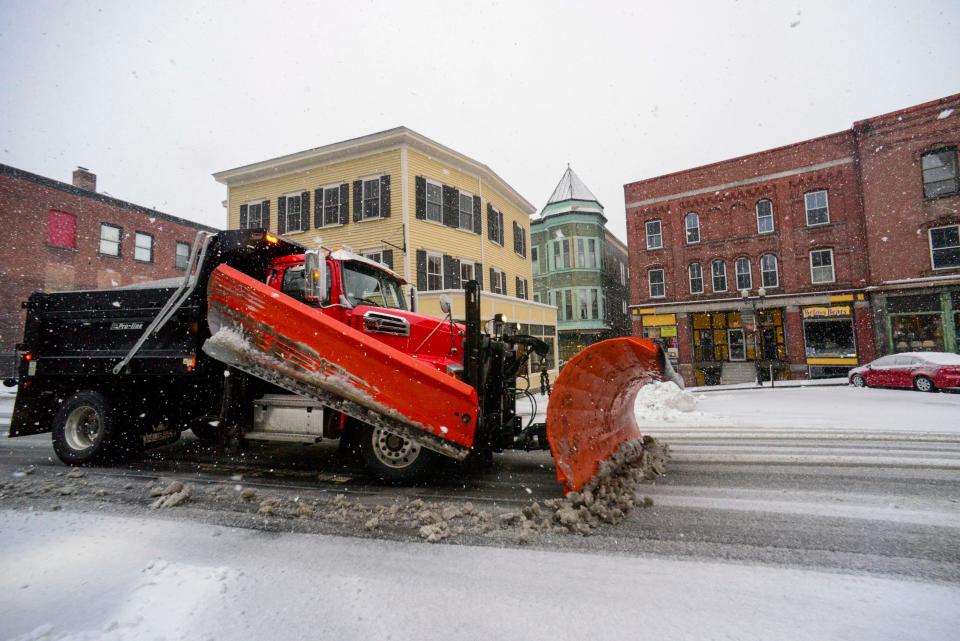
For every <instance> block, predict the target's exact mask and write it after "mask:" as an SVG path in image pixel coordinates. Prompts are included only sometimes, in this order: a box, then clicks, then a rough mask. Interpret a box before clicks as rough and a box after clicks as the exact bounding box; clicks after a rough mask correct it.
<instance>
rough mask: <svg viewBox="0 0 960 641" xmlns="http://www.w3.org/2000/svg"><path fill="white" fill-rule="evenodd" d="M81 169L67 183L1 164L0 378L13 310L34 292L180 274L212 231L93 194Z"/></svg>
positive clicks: (10, 342) (17, 320)
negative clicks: (197, 241) (198, 239)
mask: <svg viewBox="0 0 960 641" xmlns="http://www.w3.org/2000/svg"><path fill="white" fill-rule="evenodd" d="M96 180H97V177H96V175H94V174H93V173H91V172H89V171H87V170H86V169H84V168H82V167H80V168H78V169H77V170H76V171H74V172H73V184H66V183H62V182H60V181H57V180H53V179H51V178H45V177H43V176H38V175H36V174H32V173H29V172H26V171H23V170H21V169H16V168H14V167H9V166H7V165H0V222H2V227H3V232H4V234H5V237H6V238H7V239H8V241H7V251H5V252H3V253H2V254H0V374H2V375H9V374H10V373H12V370H13V365H14V346H15V345H16V343H17V342H18V341H19V340H20V338H21V332H22V328H23V312H22V310H21V308H20V304H21V302H22V301H25V300H26V299H27V298H28V297H29V296H30V294H31V293H33V292H34V291H37V290H45V291H59V290H68V289H85V288H100V287H116V286H119V285H126V284H130V283H136V282H140V281H145V280H153V279H159V278H169V277H172V276H177V275H181V274H183V271H184V269H185V267H186V262H187V258H188V257H189V253H190V248H191V246H192V244H193V240H194V236H195V235H196V233H197V231H199V230H207V231H215V230H213V228H211V227H207V226H205V225H200V224H198V223H194V222H191V221H188V220H183V219H181V218H177V217H176V216H171V215H169V214H165V213H162V212H159V211H155V210H153V209H149V208H146V207H140V206H139V205H134V204H132V203H129V202H126V201H123V200H119V199H117V198H113V197H111V196H108V195H106V194H101V193H97V191H96Z"/></svg>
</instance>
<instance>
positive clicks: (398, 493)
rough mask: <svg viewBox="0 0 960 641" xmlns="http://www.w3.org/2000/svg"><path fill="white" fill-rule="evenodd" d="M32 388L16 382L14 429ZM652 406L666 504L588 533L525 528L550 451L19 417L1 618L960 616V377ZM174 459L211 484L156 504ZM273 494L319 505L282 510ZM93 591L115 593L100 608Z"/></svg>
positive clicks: (740, 621)
mask: <svg viewBox="0 0 960 641" xmlns="http://www.w3.org/2000/svg"><path fill="white" fill-rule="evenodd" d="M12 398H13V397H12V396H10V395H5V396H0V429H2V428H3V426H5V424H6V421H8V420H9V419H8V418H6V417H7V416H8V415H9V410H10V401H11V400H12ZM538 398H539V397H538ZM541 409H542V408H541ZM637 414H638V417H639V418H640V420H641V422H644V429H645V431H647V432H649V433H651V434H654V435H656V436H657V437H658V438H660V439H661V440H663V441H666V442H669V443H670V444H671V446H672V448H673V450H674V453H675V456H674V460H673V462H672V463H671V464H670V466H669V467H668V471H667V475H666V476H665V477H662V478H660V479H658V480H656V481H655V482H651V483H647V484H644V485H642V486H641V488H640V490H639V493H640V494H642V495H643V496H646V497H649V499H650V501H651V503H652V507H649V508H647V509H637V510H634V511H633V512H631V513H630V514H629V515H628V517H627V518H626V519H625V520H624V521H623V522H621V523H620V524H619V525H616V526H604V527H602V528H600V529H598V530H596V531H595V532H594V533H593V534H592V536H589V537H582V536H576V535H572V534H569V533H564V532H554V531H550V532H546V533H541V534H540V535H538V536H536V537H534V538H531V539H530V540H526V541H522V540H520V539H519V538H518V537H517V535H516V531H515V530H511V529H510V528H502V527H497V526H496V523H497V522H498V521H497V520H498V519H499V518H500V516H501V515H503V514H508V513H510V511H518V510H520V509H521V508H523V507H524V506H528V505H530V503H531V501H538V502H540V503H541V504H542V503H543V502H544V501H547V500H549V499H551V498H555V497H557V496H559V494H560V492H559V487H558V485H557V484H556V481H555V479H554V470H553V466H552V460H551V459H550V457H549V455H548V454H547V453H545V452H531V453H522V452H515V453H509V454H503V455H500V456H498V457H497V458H496V460H495V464H494V467H493V468H492V469H490V470H470V469H454V470H452V471H451V473H450V474H449V475H445V476H443V477H442V478H439V479H436V480H435V481H434V482H433V483H431V484H430V485H427V486H421V487H410V488H390V487H383V486H380V485H377V484H375V483H373V482H371V481H369V480H368V479H366V478H365V477H364V475H363V474H362V473H361V472H358V471H357V470H355V469H351V468H349V467H346V468H345V467H343V466H342V465H341V464H339V463H338V462H337V458H336V451H335V449H333V448H330V447H323V446H320V447H316V448H304V449H301V450H270V449H262V450H254V453H255V455H254V456H251V457H248V458H246V459H244V460H240V461H237V460H233V459H231V460H223V459H220V458H218V457H217V456H215V455H212V454H211V453H209V452H208V451H207V450H204V449H202V448H198V445H197V443H196V442H195V441H192V440H191V439H185V440H184V441H182V442H181V443H179V444H177V445H174V446H171V447H168V448H164V449H163V450H161V451H160V452H158V453H156V454H151V455H149V456H147V457H146V458H145V459H143V460H142V461H137V462H134V463H133V464H131V465H129V466H127V467H123V468H87V469H86V470H84V473H83V475H82V476H80V475H76V476H74V477H72V478H71V477H70V476H68V475H67V474H66V468H64V467H63V466H62V465H61V464H60V463H59V462H56V459H55V458H53V457H52V451H51V448H50V442H49V436H48V435H40V436H35V437H26V438H22V439H10V440H7V439H2V440H0V510H2V511H0V537H2V539H0V540H2V541H3V542H4V543H3V546H2V547H0V565H2V567H4V570H5V572H4V573H3V575H2V576H0V594H2V595H3V599H0V639H5V638H23V639H51V640H53V639H70V640H73V639H94V638H97V639H99V638H105V639H108V640H110V639H141V638H143V639H155V638H167V639H175V638H185V639H219V638H223V639H241V640H242V639H247V638H251V639H252V638H264V637H269V638H325V639H351V638H357V639H360V638H395V639H433V638H438V639H439V638H467V639H470V638H489V637H490V636H499V637H503V636H510V637H517V638H531V639H534V638H559V639H565V638H569V639H577V638H588V637H589V638H596V639H606V638H611V639H612V638H623V637H624V636H625V634H626V635H627V636H629V637H630V638H636V639H643V638H651V639H652V638H677V639H684V638H690V639H694V638H738V639H769V638H791V639H805V638H810V639H824V638H830V639H863V638H911V639H945V638H950V636H951V634H954V631H955V630H956V629H958V628H960V610H958V609H957V608H956V607H955V605H954V604H955V603H957V602H958V601H960V552H958V550H957V546H956V545H955V541H956V540H957V539H958V537H960V499H958V498H957V496H958V495H960V424H957V423H960V422H957V421H955V420H953V417H955V416H960V395H956V394H953V395H950V394H920V393H916V392H900V391H893V390H859V389H852V388H846V387H805V388H785V389H776V390H769V389H764V390H754V389H739V390H737V389H731V390H720V391H709V392H707V391H696V390H694V391H693V392H692V393H690V392H679V391H678V390H675V389H670V388H668V387H665V388H661V389H658V388H656V387H648V388H646V389H645V390H644V392H643V394H641V397H640V399H639V403H638V407H637ZM854 418H858V419H865V420H856V421H854V420H853V419H854ZM318 474H319V476H318ZM172 480H179V481H181V482H183V483H186V484H189V485H191V486H192V487H193V489H194V491H193V495H192V497H191V498H190V499H189V500H188V501H187V502H185V503H184V504H182V505H179V506H177V507H172V508H170V509H167V510H150V509H149V505H150V504H151V503H152V502H153V501H154V499H153V497H151V496H150V488H151V487H154V486H156V484H157V482H158V481H160V482H161V483H167V482H170V481H172ZM241 487H242V488H243V489H244V490H245V491H246V490H250V491H251V492H254V491H255V493H256V499H254V500H252V501H249V500H245V499H244V498H242V495H241V492H240V488H241ZM335 495H343V496H346V497H347V498H348V499H350V500H352V501H356V502H357V504H358V505H359V504H363V505H366V506H368V508H369V510H373V509H376V506H377V505H381V506H382V505H393V504H397V505H410V502H411V501H414V502H415V501H426V502H427V504H428V505H430V504H434V505H437V506H438V509H440V508H442V509H446V508H447V507H449V508H451V509H452V510H453V511H454V512H456V511H457V510H459V509H461V508H463V506H465V505H466V504H467V503H466V502H471V503H472V504H473V505H476V506H478V507H479V508H480V509H482V510H484V511H486V512H488V513H489V514H490V515H491V517H492V519H493V523H494V524H495V526H494V527H493V528H492V529H491V530H489V531H480V530H477V531H469V530H468V531H465V532H463V533H462V534H452V535H451V536H450V538H449V539H447V540H446V542H447V543H452V544H453V545H440V546H434V545H429V544H426V543H423V542H422V539H421V538H420V537H418V536H417V535H416V530H415V529H414V530H412V531H411V530H410V529H408V528H404V527H402V526H401V525H397V526H392V525H389V524H382V525H380V526H377V527H374V528H371V529H367V528H364V527H361V525H358V524H357V523H358V522H356V521H351V520H349V519H341V518H339V517H337V518H333V519H331V518H329V517H328V516H327V515H329V514H332V513H331V512H329V511H325V509H327V508H325V507H324V506H328V505H329V504H330V503H331V502H332V503H333V504H334V505H336V501H337V500H338V499H336V498H335ZM271 501H276V502H278V505H301V504H306V505H310V506H314V507H315V509H316V511H315V513H314V511H313V509H314V507H311V508H310V510H309V511H308V512H306V513H300V514H299V516H297V515H294V516H292V517H291V516H290V514H289V513H287V514H285V513H284V512H283V511H282V510H279V511H277V512H276V513H274V512H271V511H270V510H267V511H264V510H263V508H262V506H263V505H265V504H268V503H269V502H271ZM258 507H260V510H259V511H258ZM365 509H366V508H365ZM337 514H339V513H337ZM363 514H368V512H364V513H363ZM363 518H366V517H365V516H364V517H363ZM455 522H457V521H456V519H454V521H451V523H452V524H453V523H455ZM359 523H360V524H362V523H363V521H362V520H361V521H359ZM77 595H84V596H83V598H78V596H77ZM90 595H105V601H104V602H106V603H110V604H112V605H111V606H110V607H90V605H89V600H90ZM437 604H439V605H437ZM225 613H228V614H225ZM277 613H280V614H279V616H282V617H283V623H282V633H278V632H277V630H278V625H277V616H278V614H277ZM304 613H307V614H304Z"/></svg>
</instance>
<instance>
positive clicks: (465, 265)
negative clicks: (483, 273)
mask: <svg viewBox="0 0 960 641" xmlns="http://www.w3.org/2000/svg"><path fill="white" fill-rule="evenodd" d="M474 273H475V267H474V264H473V263H471V262H470V261H467V260H461V261H460V282H461V283H466V282H467V281H471V280H475V279H476V276H475V275H474Z"/></svg>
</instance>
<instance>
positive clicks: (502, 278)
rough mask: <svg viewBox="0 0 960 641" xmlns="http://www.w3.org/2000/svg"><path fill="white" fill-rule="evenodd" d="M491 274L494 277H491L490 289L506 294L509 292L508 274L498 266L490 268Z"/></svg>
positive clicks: (495, 292)
mask: <svg viewBox="0 0 960 641" xmlns="http://www.w3.org/2000/svg"><path fill="white" fill-rule="evenodd" d="M490 275H491V276H492V277H493V278H491V279H490V291H491V292H493V293H494V294H506V293H507V275H506V273H504V271H503V270H502V269H497V268H496V267H491V268H490Z"/></svg>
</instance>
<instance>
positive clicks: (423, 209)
mask: <svg viewBox="0 0 960 641" xmlns="http://www.w3.org/2000/svg"><path fill="white" fill-rule="evenodd" d="M414 182H415V183H416V188H415V191H416V200H417V206H416V214H417V220H426V219H427V179H426V178H424V177H423V176H417V179H416V180H415V181H414Z"/></svg>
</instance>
